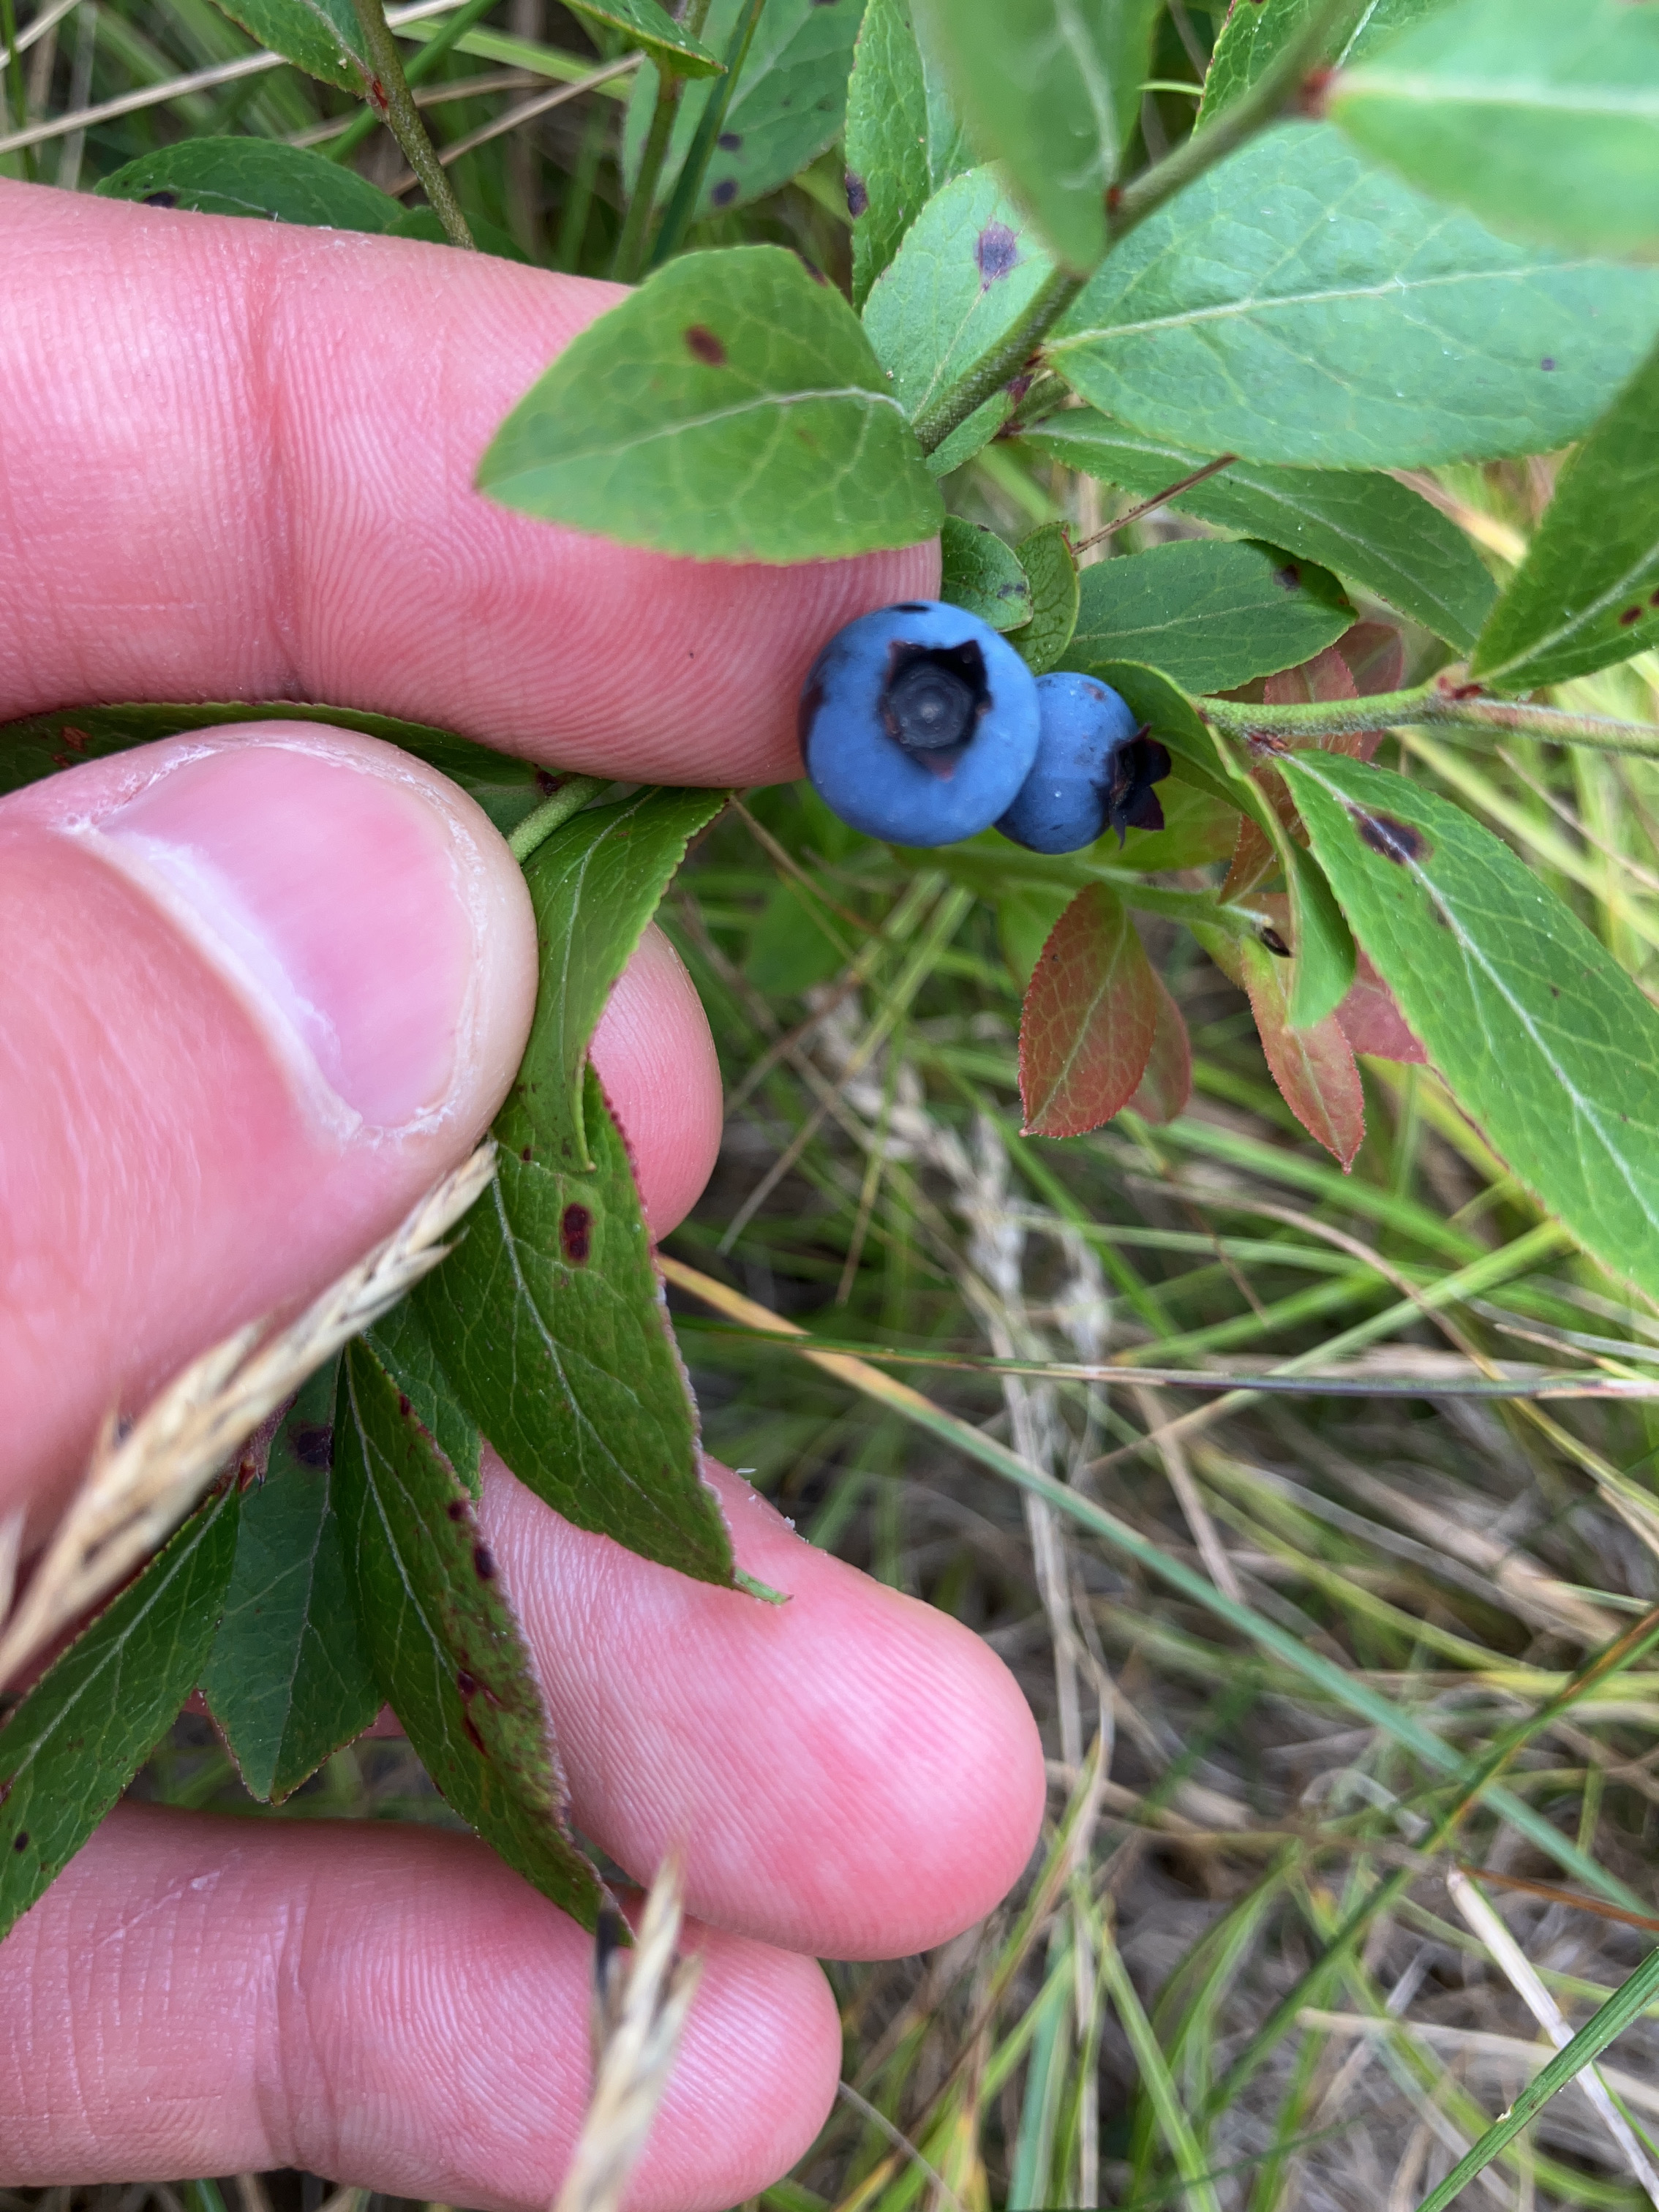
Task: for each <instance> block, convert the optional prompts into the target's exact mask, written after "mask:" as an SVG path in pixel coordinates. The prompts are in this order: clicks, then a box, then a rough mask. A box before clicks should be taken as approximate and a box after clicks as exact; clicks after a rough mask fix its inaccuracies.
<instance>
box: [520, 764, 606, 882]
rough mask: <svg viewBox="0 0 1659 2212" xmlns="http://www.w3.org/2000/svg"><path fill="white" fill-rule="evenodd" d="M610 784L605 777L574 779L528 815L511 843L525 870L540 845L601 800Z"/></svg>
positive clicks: (579, 776) (569, 779)
mask: <svg viewBox="0 0 1659 2212" xmlns="http://www.w3.org/2000/svg"><path fill="white" fill-rule="evenodd" d="M607 781H609V779H608V778H606V777H605V776H602V775H571V776H567V777H566V778H565V780H564V781H563V782H562V784H561V785H560V786H559V787H558V789H557V790H556V792H555V793H554V794H553V796H552V797H551V799H544V800H543V802H542V804H541V805H539V806H538V808H537V809H536V811H535V812H534V813H533V814H526V816H525V817H524V820H523V821H522V822H520V824H519V826H518V828H517V829H515V830H513V833H512V835H511V836H509V837H508V839H507V851H508V852H509V853H511V854H512V855H513V859H514V860H516V861H517V862H518V864H519V866H520V867H522V866H524V864H525V862H526V860H528V859H529V858H530V856H531V854H532V853H533V852H534V851H535V850H536V848H537V847H538V845H544V844H545V843H546V842H547V840H548V839H549V838H550V836H552V835H553V832H554V831H555V830H556V829H559V828H561V827H562V824H563V823H567V822H568V821H569V819H570V817H571V816H572V815H573V814H579V813H580V811H581V810H582V808H583V807H584V806H586V804H587V802H588V800H589V799H594V798H597V797H598V795H599V793H600V792H602V791H603V790H604V789H605V785H606V783H607Z"/></svg>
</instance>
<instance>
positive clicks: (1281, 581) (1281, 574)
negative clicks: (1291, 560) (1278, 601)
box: [1273, 566, 1302, 592]
mask: <svg viewBox="0 0 1659 2212" xmlns="http://www.w3.org/2000/svg"><path fill="white" fill-rule="evenodd" d="M1273 581H1274V583H1276V584H1277V585H1278V586H1279V590H1280V591H1281V592H1299V591H1300V590H1301V589H1302V574H1301V571H1300V570H1299V569H1297V568H1291V567H1289V566H1286V567H1285V568H1275V569H1274V570H1273Z"/></svg>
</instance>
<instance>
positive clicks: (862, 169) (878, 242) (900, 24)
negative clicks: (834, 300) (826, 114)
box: [847, 0, 933, 307]
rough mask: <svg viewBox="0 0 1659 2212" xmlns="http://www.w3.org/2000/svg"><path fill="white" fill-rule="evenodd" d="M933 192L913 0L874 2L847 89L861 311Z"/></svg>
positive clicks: (856, 293) (856, 292)
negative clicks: (871, 290) (912, 20)
mask: <svg viewBox="0 0 1659 2212" xmlns="http://www.w3.org/2000/svg"><path fill="white" fill-rule="evenodd" d="M932 191H933V174H932V172H931V170H930V168H929V167H928V161H927V81H926V79H925V77H924V76H923V74H922V64H921V51H920V49H919V48H918V47H917V45H916V35H915V30H914V29H913V27H912V26H911V21H910V9H909V4H908V0H869V4H868V5H867V6H866V9H865V11H864V21H863V22H862V24H861V25H860V27H859V36H858V45H857V46H856V47H855V48H854V53H853V74H852V76H851V78H850V79H849V81H848V87H847V205H848V210H849V211H850V213H851V215H852V216H853V305H854V307H863V305H864V303H865V301H866V299H867V298H868V297H869V294H870V287H871V286H872V284H873V283H875V281H876V279H877V277H878V276H880V274H881V272H882V270H884V268H885V267H886V266H887V264H888V263H889V262H890V260H891V259H892V258H893V256H894V255H895V254H896V252H898V248H899V240H901V239H902V237H903V235H904V234H905V232H906V231H907V230H908V228H910V225H911V224H912V223H913V222H915V219H916V216H918V215H919V214H920V213H921V209H922V207H923V206H924V205H925V204H926V202H927V198H928V196H929V194H930V193H931V192H932Z"/></svg>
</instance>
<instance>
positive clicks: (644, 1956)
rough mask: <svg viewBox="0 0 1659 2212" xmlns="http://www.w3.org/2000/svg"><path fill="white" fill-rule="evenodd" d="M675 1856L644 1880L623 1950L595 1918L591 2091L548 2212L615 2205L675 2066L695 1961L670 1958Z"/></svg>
mask: <svg viewBox="0 0 1659 2212" xmlns="http://www.w3.org/2000/svg"><path fill="white" fill-rule="evenodd" d="M681 1901H682V1893H681V1885H680V1869H679V1864H678V1860H676V1859H674V1858H672V1857H670V1858H667V1859H665V1860H664V1861H663V1863H662V1865H661V1867H660V1868H659V1869H658V1874H657V1878H656V1880H655V1881H653V1883H652V1885H651V1893H650V1895H649V1896H648V1897H647V1899H646V1903H645V1916H644V1917H643V1918H642V1919H641V1922H640V1927H639V1934H638V1936H637V1937H636V1938H635V1945H634V1948H633V1949H632V1950H631V1951H628V1950H624V1949H623V1945H622V1930H621V1928H620V1926H619V1925H618V1924H616V1923H608V1922H607V1920H605V1919H601V1921H600V1923H599V1936H598V1942H597V1948H596V1951H595V1954H594V1962H593V1984H594V1988H593V2071H594V2079H593V2094H592V2099H591V2100H590V2102H589V2104H588V2107H587V2117H586V2119H585V2120H584V2121H583V2122H582V2131H581V2133H580V2136H578V2137H577V2139H576V2148H575V2149H574V2152H573V2153H572V2154H571V2160H570V2167H569V2171H568V2172H567V2174H566V2175H565V2178H564V2186H563V2187H562V2189H561V2190H560V2191H559V2193H558V2196H557V2197H556V2198H555V2199H554V2202H553V2204H552V2207H551V2212H617V2207H618V2206H619V2205H620V2204H621V2203H622V2200H623V2191H625V2190H626V2188H627V2186H628V2183H629V2176H630V2175H631V2174H632V2172H633V2171H634V2168H635V2166H637V2165H638V2163H639V2160H640V2157H641V2154H642V2152H643V2151H644V2149H645V2145H646V2138H647V2136H649V2134H650V2132H651V2124H652V2122H653V2120H654V2119H655V2118H656V2116H657V2107H658V2106H659V2104H660V2103H661V2102H662V2095H663V2091H664V2090H665V2088H666V2087H667V2086H668V2076H669V2074H670V2072H671V2069H672V2068H673V2063H674V2054H675V2052H676V2051H677V2050H678V2047H679V2040H680V2036H681V2033H682V2032H683V2030H684V2027H685V2016H686V2015H687V2013H688V2012H689V2011H690V2008H691V1999H692V1997H693V1996H694V1995H695V1994H696V1987H697V1978H698V1976H699V1975H700V1974H701V1972H702V1960H701V1958H699V1957H698V1956H697V1955H696V1954H692V1956H690V1958H684V1959H676V1957H675V1955H674V1947H675V1944H676V1943H677V1942H678V1939H679V1932H680V1911H681Z"/></svg>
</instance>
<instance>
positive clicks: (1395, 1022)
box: [1336, 950, 1429, 1066]
mask: <svg viewBox="0 0 1659 2212" xmlns="http://www.w3.org/2000/svg"><path fill="white" fill-rule="evenodd" d="M1336 1018H1337V1020H1338V1021H1339V1022H1340V1024H1341V1026H1342V1034H1343V1036H1345V1037H1346V1039H1347V1040H1348V1043H1349V1045H1350V1047H1351V1048H1352V1050H1353V1051H1355V1052H1364V1053H1369V1054H1370V1057H1371V1058H1372V1059H1373V1060H1406V1061H1408V1062H1414V1063H1415V1064H1417V1065H1418V1066H1424V1065H1426V1063H1427V1060H1428V1057H1429V1055H1428V1054H1427V1053H1426V1052H1425V1051H1424V1049H1423V1048H1422V1046H1421V1045H1420V1044H1419V1042H1418V1041H1417V1039H1416V1038H1415V1037H1414V1036H1413V1035H1412V1033H1411V1031H1410V1030H1408V1029H1407V1026H1406V1017H1405V1016H1404V1015H1403V1014H1402V1013H1401V1011H1400V1007H1399V1006H1398V1004H1397V1002H1396V1000H1395V995H1394V993H1393V992H1392V991H1391V990H1390V989H1389V987H1388V985H1387V984H1386V983H1385V982H1384V981H1383V978H1382V977H1381V976H1380V975H1378V974H1377V972H1376V969H1375V968H1373V967H1372V965H1371V963H1370V961H1369V960H1368V959H1367V958H1366V957H1365V955H1364V951H1363V950H1361V951H1359V954H1358V966H1357V969H1356V970H1355V974H1354V979H1353V987H1352V990H1351V991H1350V992H1349V993H1348V995H1347V997H1346V999H1344V1000H1343V1001H1342V1003H1341V1005H1340V1006H1339V1007H1338V1008H1337V1010H1336Z"/></svg>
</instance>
